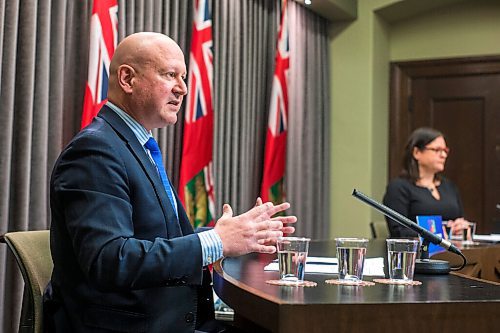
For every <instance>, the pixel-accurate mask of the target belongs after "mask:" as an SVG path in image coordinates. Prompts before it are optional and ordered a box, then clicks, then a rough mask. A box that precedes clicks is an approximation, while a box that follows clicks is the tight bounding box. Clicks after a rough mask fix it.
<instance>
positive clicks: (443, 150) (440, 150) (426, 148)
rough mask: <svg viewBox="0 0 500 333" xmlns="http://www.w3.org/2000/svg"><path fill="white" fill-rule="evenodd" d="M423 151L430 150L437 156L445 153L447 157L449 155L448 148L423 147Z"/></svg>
mask: <svg viewBox="0 0 500 333" xmlns="http://www.w3.org/2000/svg"><path fill="white" fill-rule="evenodd" d="M424 150H432V151H433V152H435V153H437V154H441V153H446V155H448V154H449V153H450V148H448V147H444V148H432V147H424Z"/></svg>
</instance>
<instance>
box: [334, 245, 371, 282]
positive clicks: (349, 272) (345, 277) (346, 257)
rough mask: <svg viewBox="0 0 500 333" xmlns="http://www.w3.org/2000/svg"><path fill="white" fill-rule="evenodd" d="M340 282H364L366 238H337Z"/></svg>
mask: <svg viewBox="0 0 500 333" xmlns="http://www.w3.org/2000/svg"><path fill="white" fill-rule="evenodd" d="M335 243H336V246H337V260H338V265H339V280H341V281H350V282H359V281H361V280H363V267H364V264H365V255H366V246H367V245H368V239H366V238H335Z"/></svg>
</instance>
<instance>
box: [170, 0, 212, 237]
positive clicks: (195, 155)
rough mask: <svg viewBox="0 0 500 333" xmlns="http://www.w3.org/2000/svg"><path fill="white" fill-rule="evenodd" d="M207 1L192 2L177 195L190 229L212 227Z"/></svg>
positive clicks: (209, 19)
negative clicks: (190, 37) (187, 218)
mask: <svg viewBox="0 0 500 333" xmlns="http://www.w3.org/2000/svg"><path fill="white" fill-rule="evenodd" d="M208 2H209V1H208V0H197V1H195V8H194V22H193V33H192V40H191V51H190V53H189V72H188V91H189V95H188V98H187V104H186V113H185V119H184V142H183V145H182V162H181V173H180V180H179V194H180V197H181V201H182V203H183V204H184V208H185V209H186V212H187V214H188V217H189V220H190V221H191V224H192V225H193V227H195V228H196V227H200V226H206V225H213V224H214V216H215V200H214V185H213V176H212V174H213V173H212V171H213V170H212V149H213V148H212V145H213V127H214V116H213V104H212V76H213V53H212V20H211V17H210V11H209V8H208Z"/></svg>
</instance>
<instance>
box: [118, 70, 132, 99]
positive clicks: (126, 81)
mask: <svg viewBox="0 0 500 333" xmlns="http://www.w3.org/2000/svg"><path fill="white" fill-rule="evenodd" d="M135 75H136V73H135V70H134V68H133V67H132V66H129V65H126V64H123V65H120V66H119V67H118V70H117V76H118V85H119V86H120V87H121V88H122V90H123V91H124V92H125V93H126V94H131V93H132V90H133V86H134V79H135Z"/></svg>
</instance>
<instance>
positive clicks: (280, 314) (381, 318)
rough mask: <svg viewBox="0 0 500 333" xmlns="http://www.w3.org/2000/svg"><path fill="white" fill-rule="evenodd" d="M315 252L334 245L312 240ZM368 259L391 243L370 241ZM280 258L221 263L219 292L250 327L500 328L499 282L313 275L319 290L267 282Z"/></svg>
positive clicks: (311, 329)
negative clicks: (400, 281) (397, 281)
mask: <svg viewBox="0 0 500 333" xmlns="http://www.w3.org/2000/svg"><path fill="white" fill-rule="evenodd" d="M309 255H310V256H335V245H334V242H332V241H324V242H312V243H311V248H310V251H309ZM367 256H368V257H378V256H383V257H385V241H376V240H375V241H370V244H369V246H368V250H367ZM275 258H276V255H262V254H251V255H246V256H243V257H240V258H226V259H224V260H223V261H222V262H219V263H217V264H216V265H215V269H214V289H215V291H216V292H217V294H218V295H219V296H220V297H221V299H222V300H223V301H224V302H226V303H227V304H228V305H229V306H230V307H232V308H233V309H234V310H235V318H236V319H235V320H236V324H238V325H240V326H244V327H246V328H247V329H248V331H250V332H256V331H259V330H261V331H271V332H330V331H331V332H345V331H349V332H357V331H360V332H363V331H370V332H387V331H388V330H394V331H402V330H404V331H405V332H421V331H423V330H428V331H429V329H431V328H435V329H439V331H440V332H452V331H455V332H456V331H457V330H458V331H460V332H461V331H467V330H471V331H474V332H495V331H500V285H499V284H495V283H492V282H491V283H490V282H487V281H483V280H479V279H474V278H467V277H465V276H462V275H460V274H456V273H452V274H448V275H434V276H430V275H416V276H415V280H418V281H421V282H422V285H421V286H397V285H383V284H378V283H377V284H375V286H370V287H353V286H338V285H329V284H326V283H325V282H324V281H325V280H326V279H331V278H336V275H326V274H306V277H305V279H306V280H310V281H314V282H317V283H318V286H317V287H312V288H298V287H284V286H274V285H269V284H266V283H265V281H266V280H271V279H278V272H266V271H264V266H265V265H267V264H268V263H269V262H270V261H272V260H273V259H275ZM384 267H387V263H385V265H384ZM386 274H387V272H386ZM373 278H374V277H371V276H370V277H365V278H364V279H365V280H369V281H370V280H372V279H373ZM252 325H255V326H252ZM403 327H404V329H403ZM432 331H434V330H432ZM429 332H431V331H429Z"/></svg>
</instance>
